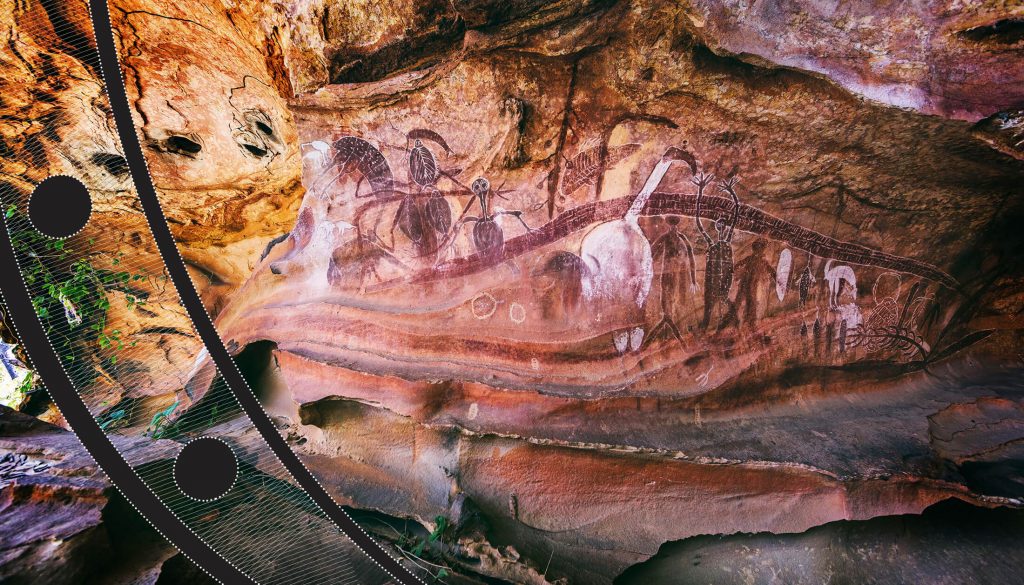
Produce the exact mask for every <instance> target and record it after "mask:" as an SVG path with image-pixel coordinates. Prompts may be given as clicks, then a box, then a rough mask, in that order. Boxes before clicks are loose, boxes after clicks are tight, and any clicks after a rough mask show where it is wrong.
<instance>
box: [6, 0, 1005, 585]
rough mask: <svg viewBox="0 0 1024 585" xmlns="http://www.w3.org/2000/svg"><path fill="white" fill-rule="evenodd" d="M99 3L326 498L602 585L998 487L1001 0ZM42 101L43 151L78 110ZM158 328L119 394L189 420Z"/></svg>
mask: <svg viewBox="0 0 1024 585" xmlns="http://www.w3.org/2000/svg"><path fill="white" fill-rule="evenodd" d="M34 10H36V11H37V12H38V9H34ZM30 13H31V10H30V11H28V12H26V11H21V12H18V13H17V14H19V15H20V16H19V18H28V16H27V15H28V14H30ZM32 14H35V13H32ZM112 14H113V18H114V24H115V27H116V29H117V31H118V34H119V37H118V38H119V43H120V45H119V48H120V50H121V54H122V60H123V64H124V66H125V69H126V76H127V79H128V81H129V83H128V91H129V95H130V97H131V98H132V100H133V104H134V109H135V111H134V114H135V116H136V122H137V125H138V129H139V131H140V133H141V136H142V137H143V142H144V147H145V148H146V151H147V152H146V154H147V157H148V161H149V165H150V169H151V171H152V174H153V177H154V180H155V182H156V185H157V187H158V189H159V191H160V195H161V198H162V199H161V201H162V204H163V205H164V208H165V211H166V214H167V217H168V220H169V221H170V222H171V226H172V229H173V230H174V232H175V235H176V236H177V237H178V238H179V242H180V247H181V250H182V253H183V255H184V256H185V258H186V260H187V261H188V262H189V263H190V264H191V265H192V267H193V269H194V272H193V275H194V277H195V282H196V284H197V286H198V287H199V288H200V290H201V291H202V293H203V295H204V299H205V300H206V302H207V306H208V308H209V309H210V311H211V313H212V314H214V315H215V316H216V321H217V325H218V328H219V330H220V332H221V334H222V336H223V338H224V339H225V341H226V342H227V345H228V347H229V348H231V349H232V350H233V351H237V352H239V353H240V354H242V357H243V358H252V359H243V361H246V362H247V363H249V364H250V365H251V364H252V363H253V362H255V363H256V366H255V367H252V370H253V371H254V372H252V373H258V374H260V375H259V376H258V377H256V378H254V380H258V382H257V384H256V386H257V388H256V389H257V391H258V393H259V394H260V395H261V397H262V398H263V399H264V401H265V404H266V406H267V408H268V410H270V411H271V412H272V413H273V414H274V415H275V417H277V418H276V420H277V422H278V423H279V426H280V428H281V429H282V431H283V432H284V433H285V434H286V436H287V437H288V439H289V441H290V442H291V443H292V445H293V448H295V449H296V450H297V451H298V452H299V453H300V454H301V455H302V456H303V457H304V459H305V461H306V462H307V464H308V465H309V466H310V468H311V469H313V470H314V471H315V473H316V474H317V475H318V476H319V478H320V479H321V480H322V481H323V483H324V484H325V485H327V486H328V487H329V489H330V490H331V491H332V493H333V494H335V495H336V496H337V497H338V498H339V500H340V501H342V502H343V503H344V504H346V505H349V506H351V507H353V508H358V509H366V510H372V511H375V512H379V513H383V514H386V515H389V516H392V517H398V518H408V519H413V520H415V521H418V522H420V523H422V524H423V525H424V526H427V527H428V528H435V527H437V526H438V524H439V521H438V520H437V518H438V516H441V517H444V518H445V519H446V520H445V523H450V524H451V526H452V527H453V528H452V531H453V532H452V534H450V535H449V537H450V540H451V541H452V543H453V547H452V549H451V551H448V552H447V553H446V554H448V556H447V557H445V562H447V563H450V564H451V565H452V566H453V567H457V568H461V569H464V570H466V571H471V572H478V573H482V574H484V575H486V576H489V577H493V578H497V579H505V580H508V581H512V582H526V583H555V582H563V583H565V582H569V583H610V582H612V581H613V580H615V578H616V576H617V575H619V574H621V573H623V572H624V571H626V570H627V569H628V568H629V567H630V566H631V565H634V564H637V563H641V562H643V561H645V560H647V559H649V558H651V557H654V558H655V561H657V562H655V566H658V563H660V562H662V561H663V560H664V559H668V561H665V562H669V563H670V565H671V562H672V559H674V558H675V557H672V556H671V555H668V552H670V551H668V549H671V548H673V547H671V546H668V545H665V543H666V542H670V541H685V542H684V543H682V544H681V545H680V546H681V547H682V548H683V549H685V550H689V546H690V543H693V542H698V541H699V539H700V537H702V536H705V537H707V536H717V535H729V534H733V533H737V532H741V533H751V534H753V533H775V534H790V535H792V534H795V533H804V532H806V531H809V530H812V529H814V528H815V527H819V526H822V525H825V524H830V523H835V522H843V521H854V522H860V521H869V520H870V519H872V518H875V517H880V516H890V515H902V514H919V513H921V512H922V511H923V510H925V509H926V508H929V507H930V506H932V505H933V504H936V503H937V502H941V501H942V500H946V499H951V498H953V499H958V500H961V501H963V502H966V503H969V504H971V505H975V506H985V507H997V506H1005V507H1019V506H1020V505H1021V501H1022V500H1021V498H1022V497H1024V493H1022V492H1021V489H1020V486H1021V482H1020V481H1019V477H1020V474H1019V472H1018V471H1019V469H1020V468H1021V467H1020V466H1021V453H1020V452H1019V449H1018V448H1017V447H1016V445H1017V444H1018V443H1019V441H1020V439H1021V437H1022V436H1024V435H1022V432H1024V425H1021V424H1020V420H1019V419H1020V418H1021V417H1020V404H1019V392H1020V382H1019V379H1020V369H1021V364H1020V352H1021V337H1020V332H1021V327H1022V321H1021V319H1020V317H1019V315H1020V314H1021V312H1022V310H1024V296H1022V294H1021V291H1022V289H1021V284H1022V267H1024V264H1022V261H1021V258H1022V257H1024V256H1022V253H1024V245H1022V240H1021V237H1020V234H1019V231H1020V230H1019V224H1020V222H1021V220H1022V218H1024V198H1022V197H1021V195H1022V191H1021V180H1020V178H1021V174H1022V171H1024V163H1022V160H1021V156H1020V152H1021V149H1020V144H1019V142H1020V141H1019V134H1020V133H1019V126H1020V124H1019V123H1018V122H1019V117H1020V116H1019V110H1020V107H1021V105H1022V104H1021V100H1022V99H1024V95H1022V94H1021V93H1020V92H1021V84H1020V81H1021V79H1020V75H1021V71H1024V68H1022V67H1021V63H1020V52H1019V50H1018V49H1019V44H1020V42H1021V41H1020V38H1019V29H1020V18H1021V15H1020V13H1019V10H1018V9H1016V8H1005V7H991V8H990V7H981V6H977V7H975V6H973V5H972V6H970V7H968V8H966V9H964V10H957V9H955V7H953V6H952V5H949V6H945V5H942V6H931V5H929V6H927V7H924V6H916V5H915V6H910V7H904V6H902V5H896V4H892V5H888V4H884V3H883V4H879V3H868V2H855V3H852V4H843V5H842V6H840V5H836V6H834V7H831V8H830V7H827V6H823V5H821V4H820V3H791V4H787V5H786V6H781V5H777V3H775V4H773V3H767V4H765V3H760V4H758V5H757V6H753V7H741V6H738V5H734V4H732V3H723V2H700V1H694V2H682V3H680V2H670V1H661V0H637V1H634V2H614V1H604V0H557V1H555V2H538V1H533V0H521V1H520V0H517V1H513V2H497V1H489V0H454V1H452V2H442V1H439V0H438V1H435V0H422V1H417V2H412V3H410V2H391V1H384V2H362V1H358V2H347V3H339V2H333V1H324V0H296V1H287V2H284V1H275V2H267V3H243V4H241V5H237V6H235V5H232V6H231V7H216V8H209V7H207V6H206V4H205V3H200V2H194V1H192V0H186V1H184V2H180V1H179V2H168V1H156V0H120V1H118V2H114V3H113V5H112ZM200 15H201V18H200ZM47 18H49V16H48V17H47ZM9 27H10V28H12V30H13V29H16V28H17V22H14V24H11V25H9ZM34 42H35V43H36V45H37V48H36V49H34V51H35V52H37V53H42V52H43V51H42V50H41V49H38V45H40V44H41V43H42V40H35V41H34ZM26 52H27V51H26ZM31 59H35V60H36V61H38V62H39V64H40V65H39V66H40V67H41V66H42V63H43V62H44V61H45V60H46V58H45V57H42V56H40V55H35V54H33V55H31V58H30V59H29V62H30V63H35V62H36V61H32V60H31ZM62 59H63V60H61V61H59V64H60V66H61V67H66V68H67V73H65V74H64V76H65V77H72V76H74V77H76V78H77V77H82V78H89V76H93V77H94V76H95V72H90V71H87V70H83V68H82V67H80V66H76V64H75V63H76V62H75V61H74V59H73V58H72V57H68V56H67V55H64V56H63V57H62ZM5 63H6V64H5V66H6V67H8V68H9V69H11V70H12V71H15V70H16V71H18V72H19V75H22V76H23V78H24V79H29V78H30V77H31V71H32V70H33V67H34V66H33V67H27V66H23V65H19V64H18V62H16V61H15V60H14V59H11V60H9V63H7V62H5ZM76 67H77V68H76ZM12 75H13V74H12ZM97 92H98V90H97V89H96V87H95V86H93V85H90V84H86V83H75V84H70V85H69V86H67V87H61V88H52V93H53V94H54V95H55V96H56V99H58V100H63V101H61V102H60V103H70V102H71V101H72V100H80V101H81V100H85V101H90V103H91V101H94V100H97V99H100V97H101V96H99V94H98V93H97ZM19 95H20V94H19ZM30 97H31V96H28V95H22V96H21V98H19V99H20V100H21V101H23V102H25V103H29V102H31V101H32V100H30ZM5 100H6V98H5ZM44 101H45V100H44ZM14 102H15V100H14V99H13V98H12V99H11V100H8V102H7V103H8V106H5V107H9V109H15V110H16V109H17V108H16V107H15V106H16V104H15V105H11V104H14ZM37 102H38V100H37V101H36V102H32V103H33V104H36V103H37ZM34 108H43V110H39V111H37V110H36V109H34ZM46 108H48V106H40V105H32V106H23V110H18V111H19V112H21V113H20V115H21V116H22V119H23V123H22V126H21V127H20V130H19V131H18V132H14V133H12V134H10V135H9V136H8V135H5V138H4V139H5V140H6V141H8V144H10V145H11V148H12V149H15V150H17V149H23V148H24V144H25V143H26V142H31V140H43V139H50V138H47V135H46V134H45V133H41V132H35V130H33V128H34V126H33V125H32V123H31V122H29V118H30V117H31V116H36V117H38V116H39V115H44V114H46V113H48V112H49V109H46ZM65 110H71V108H68V107H64V108H63V109H61V111H65ZM70 116H71V117H70V120H71V122H73V123H69V124H65V125H63V126H61V127H60V129H59V131H58V132H62V133H65V134H62V136H67V138H66V140H78V141H82V140H84V139H83V138H81V135H82V133H88V132H92V131H93V130H95V128H94V127H96V128H98V127H101V126H104V125H106V124H107V118H106V116H105V114H104V112H103V109H102V108H101V107H96V108H93V109H91V110H89V111H88V112H86V113H84V114H83V113H81V112H77V111H76V113H75V114H74V115H70ZM80 128H86V129H80ZM89 129H92V130H89ZM4 131H5V132H9V131H8V130H7V129H6V128H5V130H4ZM96 134H97V135H98V136H100V137H101V140H107V141H111V139H112V134H111V133H110V131H109V126H106V127H105V129H103V131H102V132H96ZM76 137H77V138H76ZM108 150H109V151H110V152H112V153H113V152H116V148H114V146H113V142H110V145H109V148H107V147H104V149H103V151H104V152H106V151H108ZM5 160H7V159H5ZM12 160H13V159H12ZM12 160H7V162H5V163H4V164H5V165H7V166H6V167H5V168H6V169H14V167H13V166H11V165H14V164H16V163H14V162H12ZM103 160H107V162H108V163H109V161H110V160H112V159H103ZM44 163H45V164H44ZM60 164H64V163H60ZM67 164H73V163H72V162H68V163H67ZM47 165H50V166H54V168H59V167H58V166H57V165H58V162H57V161H49V160H48V161H38V164H37V165H36V166H37V167H39V168H37V169H34V170H32V171H31V172H30V171H28V170H25V169H22V170H21V171H17V172H15V171H16V170H17V169H15V170H10V171H9V173H11V174H15V175H18V174H19V173H21V175H23V178H22V179H20V180H21V181H22V182H23V183H25V184H26V185H27V183H29V182H31V181H30V179H31V180H36V179H37V178H38V177H39V176H42V175H45V174H46V173H45V172H44V171H43V170H40V169H44V168H49V166H47ZM94 166H95V165H94ZM86 168H88V169H90V170H89V172H96V173H99V172H113V170H116V168H117V166H116V165H114V166H113V167H111V165H110V164H107V165H105V166H102V167H96V168H93V167H88V166H86ZM126 188H127V187H126ZM101 197H102V198H103V199H101V207H100V212H101V213H102V214H103V215H102V218H104V220H105V222H104V223H102V224H99V223H98V224H97V225H103V226H110V227H109V228H108V227H104V228H103V229H109V230H112V231H116V232H118V233H120V234H122V235H121V236H120V237H121V240H123V241H124V246H123V249H124V250H128V251H131V252H134V253H136V254H137V255H138V256H139V258H140V259H141V258H149V260H150V261H152V260H153V259H154V257H153V251H152V250H145V249H144V246H142V245H141V244H140V243H138V242H142V241H149V240H148V239H145V240H144V239H138V240H137V243H136V247H132V241H134V240H133V239H132V236H131V233H132V231H131V229H132V228H131V226H132V225H134V224H131V221H134V220H131V219H130V218H131V217H137V214H136V213H134V211H132V212H131V213H129V211H130V210H125V209H121V208H119V207H118V201H119V199H118V198H117V193H116V192H111V193H101ZM118 249H121V248H118ZM140 261H141V260H140ZM154 295H156V293H154ZM154 298H158V297H156V296H155V297H154ZM169 306H173V303H169ZM172 313H173V312H172V311H170V310H167V311H166V314H165V312H164V311H163V310H161V311H154V314H155V315H157V317H151V316H149V315H144V316H141V317H140V316H138V315H134V314H126V315H120V316H118V317H117V318H118V319H120V320H122V321H125V322H128V323H133V324H134V325H133V327H132V328H130V329H129V331H130V332H131V334H133V335H134V334H135V333H137V332H139V331H145V330H148V331H151V332H159V333H160V335H170V334H169V333H168V329H167V328H163V329H155V328H153V327H149V326H148V325H147V324H146V323H148V321H146V320H147V319H157V318H158V317H161V316H167V315H171V314H172ZM167 318H168V319H170V318H171V317H167ZM183 319H184V318H183V316H182V315H180V314H174V315H173V324H166V325H162V327H178V326H181V327H182V329H183V330H186V331H187V328H186V327H184V321H183ZM147 327H149V328H148V329H147ZM178 337H181V338H182V339H180V340H179V339H178ZM171 339H172V341H164V342H161V343H164V344H169V345H160V344H159V343H148V344H147V343H142V344H139V346H138V349H137V350H135V351H137V352H139V356H140V357H137V360H138V361H139V362H140V363H142V364H145V363H146V360H147V359H150V358H147V357H145V355H144V354H143V352H144V351H146V352H150V353H152V354H154V355H155V354H157V353H158V352H162V355H160V356H158V357H153V358H152V359H153V360H158V359H162V360H166V361H167V362H169V363H173V364H174V368H176V369H175V370H174V371H175V372H176V373H178V374H180V375H177V376H166V377H162V378H160V379H159V380H152V381H147V378H146V375H147V372H149V371H150V370H142V369H136V370H134V374H133V375H134V376H135V378H132V379H131V380H119V381H118V383H120V384H122V385H130V387H131V388H133V391H134V392H137V393H139V394H145V395H160V396H165V397H166V396H168V395H169V394H170V393H172V392H175V393H176V394H177V396H178V397H182V396H184V394H185V393H184V392H183V390H182V386H183V383H184V382H185V381H188V382H189V385H190V386H189V387H190V393H191V394H190V396H189V397H188V400H184V399H183V402H184V404H183V405H182V409H183V410H188V409H189V408H194V409H201V408H202V406H203V399H204V396H207V395H208V394H207V391H208V389H209V388H211V387H212V380H210V379H208V378H209V376H206V377H204V375H205V374H208V373H209V371H208V370H206V371H204V370H203V368H201V367H199V366H201V365H202V363H201V362H199V363H197V362H195V361H194V360H195V359H196V355H195V354H196V349H197V348H198V345H197V344H196V343H195V340H194V339H193V338H192V337H191V336H190V335H189V334H186V335H179V336H177V337H172V338H171ZM164 350H166V351H164ZM146 355H148V354H146ZM152 371H157V370H156V369H153V370H152ZM167 371H171V370H170V368H168V369H167ZM197 371H198V372H200V374H198V375H194V376H192V379H191V380H186V379H187V378H189V376H190V375H192V374H195V373H196V372H197ZM172 378H173V379H172ZM979 421H980V422H979ZM830 525H831V524H830ZM823 530H824V529H823ZM384 532H386V530H384ZM381 535H382V536H388V535H387V534H383V533H382V534H381ZM390 536H391V537H394V535H393V534H391V535H390ZM446 538H447V537H446ZM787 538H789V537H787ZM793 538H795V537H793ZM691 539H697V540H691ZM455 544H457V546H454V545H455ZM663 545H664V546H663ZM666 546H667V548H665V547H666ZM452 551H454V552H452ZM659 551H662V552H661V553H659ZM667 551H668V552H667ZM662 553H664V554H662ZM671 566H675V565H671ZM809 579H810V581H809V582H814V580H813V577H812V578H809Z"/></svg>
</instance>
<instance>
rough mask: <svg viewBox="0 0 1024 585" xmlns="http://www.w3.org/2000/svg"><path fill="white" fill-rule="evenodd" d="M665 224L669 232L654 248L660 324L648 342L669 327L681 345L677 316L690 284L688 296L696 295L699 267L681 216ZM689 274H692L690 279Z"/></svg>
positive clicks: (667, 219) (680, 311)
mask: <svg viewBox="0 0 1024 585" xmlns="http://www.w3.org/2000/svg"><path fill="white" fill-rule="evenodd" d="M665 222H666V223H667V224H668V226H669V227H668V229H667V230H665V233H663V234H662V235H660V236H658V239H656V240H654V244H652V245H651V253H652V255H653V256H654V270H655V273H660V274H661V321H659V322H658V324H657V325H655V326H654V328H653V329H652V330H651V333H650V336H649V337H648V339H654V337H655V335H657V334H658V333H660V332H661V329H662V328H663V327H667V328H668V329H669V331H671V332H672V336H673V337H675V338H676V339H677V340H678V341H679V342H680V343H682V342H683V338H682V334H681V333H680V332H679V327H678V325H677V324H676V316H678V315H680V314H682V313H683V312H684V311H683V310H682V309H683V308H682V307H681V306H680V305H684V304H685V299H684V296H685V293H684V292H683V287H684V286H686V284H687V282H689V293H690V294H696V293H697V272H696V263H695V261H694V259H693V246H692V245H691V244H690V240H689V239H688V238H687V237H686V235H684V234H683V233H682V232H681V231H680V230H679V216H678V215H670V216H668V217H666V218H665ZM684 271H685V272H684ZM686 273H689V274H688V277H689V278H687V274H686Z"/></svg>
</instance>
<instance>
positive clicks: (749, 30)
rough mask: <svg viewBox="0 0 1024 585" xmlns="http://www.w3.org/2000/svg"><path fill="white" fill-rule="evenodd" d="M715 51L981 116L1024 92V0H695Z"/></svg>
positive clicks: (895, 99) (694, 22) (919, 105)
mask: <svg viewBox="0 0 1024 585" xmlns="http://www.w3.org/2000/svg"><path fill="white" fill-rule="evenodd" d="M691 5H692V6H691V8H690V10H689V14H688V19H689V21H690V24H689V26H690V27H691V30H693V31H694V33H695V34H696V36H697V37H698V38H700V39H701V41H702V42H703V43H705V44H707V45H708V46H709V47H711V48H712V50H714V51H715V52H716V53H720V54H731V55H737V56H739V57H740V58H742V59H744V60H749V61H751V62H754V63H757V64H763V65H768V66H770V67H785V68H792V69H799V70H803V71H808V72H811V73H814V74H819V75H822V76H824V77H826V78H828V79H830V80H832V81H834V82H835V83H836V84H838V85H839V86H841V87H843V88H845V89H848V90H850V91H852V92H854V93H857V94H859V95H862V96H864V97H866V98H868V99H871V100H873V101H877V102H880V103H883V104H887V105H891V106H896V107H901V108H909V109H913V110H917V111H919V112H923V113H926V114H936V115H940V116H944V117H951V118H959V119H964V120H971V121H974V120H978V119H979V118H984V117H988V116H990V115H992V114H994V113H996V112H999V111H1002V110H1005V109H1007V108H1012V107H1019V106H1020V104H1021V102H1022V101H1024V90H1022V89H1021V87H1022V86H1021V81H1024V77H1022V76H1024V73H1022V71H1024V67H1022V65H1024V56H1022V53H1021V48H1022V46H1024V8H1022V7H1021V6H1020V5H1018V4H1016V3H1012V2H1011V3H998V2H979V1H970V2H894V3H887V2H874V1H871V0H865V1H860V0H856V1H853V2H824V3H821V2H754V3H749V4H748V3H745V2H722V1H720V0H695V1H694V2H692V3H691Z"/></svg>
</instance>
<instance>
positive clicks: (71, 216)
mask: <svg viewBox="0 0 1024 585" xmlns="http://www.w3.org/2000/svg"><path fill="white" fill-rule="evenodd" d="M91 214H92V197H91V196H90V195H89V190H88V189H87V188H86V187H85V185H83V184H82V182H81V181H79V180H78V179H75V178H73V177H68V176H66V175H56V176H53V177H49V178H47V179H45V180H43V181H42V182H41V183H39V184H38V185H36V188H35V190H34V191H32V195H30V196H29V200H28V218H29V220H30V221H31V222H32V225H33V226H34V227H35V228H36V230H38V231H39V233H41V234H43V235H44V236H49V237H51V238H68V237H71V236H73V235H75V234H76V233H78V231H79V230H81V229H82V228H83V227H85V224H86V223H88V222H89V216H90V215H91Z"/></svg>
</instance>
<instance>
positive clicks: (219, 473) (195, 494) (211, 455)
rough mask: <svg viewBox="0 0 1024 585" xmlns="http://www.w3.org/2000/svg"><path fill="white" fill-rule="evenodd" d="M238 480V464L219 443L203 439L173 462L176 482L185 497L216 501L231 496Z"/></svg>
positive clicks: (233, 454) (184, 448)
mask: <svg viewBox="0 0 1024 585" xmlns="http://www.w3.org/2000/svg"><path fill="white" fill-rule="evenodd" d="M237 477H238V460H236V459H235V453H234V452H233V451H232V450H231V447H229V446H228V445H227V443H225V442H224V441H221V440H220V439H215V438H213V437H202V438H199V439H195V440H193V441H189V442H188V444H186V445H185V446H184V447H182V449H181V452H180V453H178V458H177V459H175V460H174V481H176V482H177V483H178V489H180V490H181V492H182V493H183V494H185V495H186V496H188V497H190V498H193V499H196V500H216V499H218V498H220V497H222V496H223V495H224V494H226V493H228V490H230V489H231V486H232V485H234V483H235V479H236V478H237Z"/></svg>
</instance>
